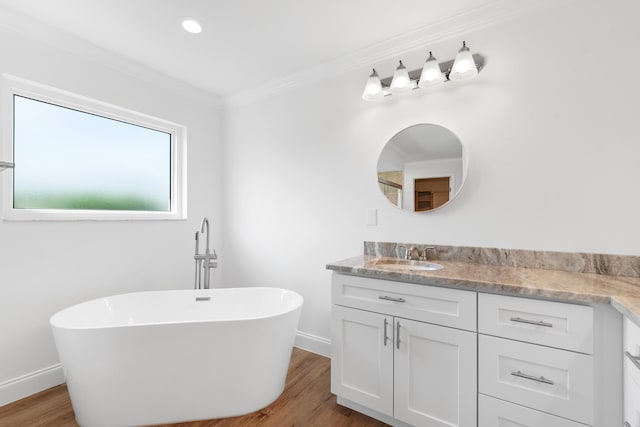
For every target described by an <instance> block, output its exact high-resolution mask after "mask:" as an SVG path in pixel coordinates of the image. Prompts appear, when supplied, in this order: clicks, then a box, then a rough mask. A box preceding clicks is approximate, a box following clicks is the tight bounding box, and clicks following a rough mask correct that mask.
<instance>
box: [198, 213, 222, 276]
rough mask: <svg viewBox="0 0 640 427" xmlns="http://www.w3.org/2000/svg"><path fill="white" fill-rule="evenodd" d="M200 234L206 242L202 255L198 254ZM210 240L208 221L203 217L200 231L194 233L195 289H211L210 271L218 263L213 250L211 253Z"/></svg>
mask: <svg viewBox="0 0 640 427" xmlns="http://www.w3.org/2000/svg"><path fill="white" fill-rule="evenodd" d="M200 234H204V235H205V236H206V240H207V243H206V247H205V250H204V254H201V253H200V248H199V239H200ZM210 240H211V239H210V234H209V220H208V219H207V217H204V218H202V222H201V223H200V231H196V253H195V255H194V257H193V258H194V259H195V261H196V278H195V288H196V289H209V288H210V287H211V269H212V268H216V267H217V266H218V262H217V261H216V260H217V259H218V255H217V254H216V250H215V249H214V250H213V253H211V249H210V247H211V246H210Z"/></svg>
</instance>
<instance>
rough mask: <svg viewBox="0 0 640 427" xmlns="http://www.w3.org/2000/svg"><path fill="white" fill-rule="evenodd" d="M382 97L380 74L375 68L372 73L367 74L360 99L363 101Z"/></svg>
mask: <svg viewBox="0 0 640 427" xmlns="http://www.w3.org/2000/svg"><path fill="white" fill-rule="evenodd" d="M383 97H384V93H383V92H382V82H380V76H379V75H378V73H377V72H376V70H375V68H374V69H373V73H371V75H370V76H369V79H368V80H367V84H366V85H365V86H364V92H362V99H364V100H365V101H375V100H376V99H381V98H383Z"/></svg>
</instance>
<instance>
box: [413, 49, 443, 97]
mask: <svg viewBox="0 0 640 427" xmlns="http://www.w3.org/2000/svg"><path fill="white" fill-rule="evenodd" d="M443 81H444V75H443V74H442V71H441V70H440V65H439V64H438V61H437V60H436V58H434V56H433V54H432V53H431V52H429V58H427V61H426V62H425V63H424V67H422V73H420V81H419V82H418V87H420V88H424V87H428V86H435V85H437V84H440V83H442V82H443Z"/></svg>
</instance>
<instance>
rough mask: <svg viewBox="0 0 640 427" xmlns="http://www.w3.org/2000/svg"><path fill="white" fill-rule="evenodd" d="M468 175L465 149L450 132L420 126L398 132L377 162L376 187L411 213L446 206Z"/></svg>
mask: <svg viewBox="0 0 640 427" xmlns="http://www.w3.org/2000/svg"><path fill="white" fill-rule="evenodd" d="M466 176H467V157H466V153H465V149H464V146H463V145H462V142H460V140H459V139H458V137H457V136H456V135H455V134H454V133H453V132H451V131H450V130H449V129H447V128H444V127H442V126H439V125H434V124H419V125H414V126H410V127H408V128H406V129H403V130H401V131H400V132H398V133H397V134H395V135H394V136H393V138H391V139H390V140H389V142H387V145H385V147H384V148H383V149H382V152H381V153H380V158H379V159H378V184H379V186H380V190H381V191H382V193H383V194H384V195H385V197H386V198H387V199H388V200H389V201H390V202H391V203H393V204H394V205H396V206H397V207H399V208H402V209H404V210H407V211H411V212H429V211H432V210H434V209H438V208H440V207H442V206H445V205H446V204H447V203H449V202H450V201H451V200H453V199H454V198H455V196H456V195H457V194H458V193H459V192H460V189H461V188H462V185H463V184H464V180H465V178H466Z"/></svg>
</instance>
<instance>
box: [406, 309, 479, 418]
mask: <svg viewBox="0 0 640 427" xmlns="http://www.w3.org/2000/svg"><path fill="white" fill-rule="evenodd" d="M394 332H395V336H396V340H397V339H398V338H399V340H400V341H399V342H398V341H396V342H395V348H396V353H395V360H394V368H395V376H396V378H395V405H394V408H395V415H394V416H395V418H397V419H399V420H401V421H404V422H406V423H409V424H411V425H414V426H419V427H423V426H424V427H444V426H447V427H452V426H460V427H474V426H476V425H477V419H476V405H477V387H476V374H477V364H476V358H477V340H476V334H475V333H472V332H467V331H461V330H458V329H452V328H447V327H442V326H436V325H431V324H428V323H421V322H415V321H411V320H406V319H400V318H396V319H395V324H394Z"/></svg>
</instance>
